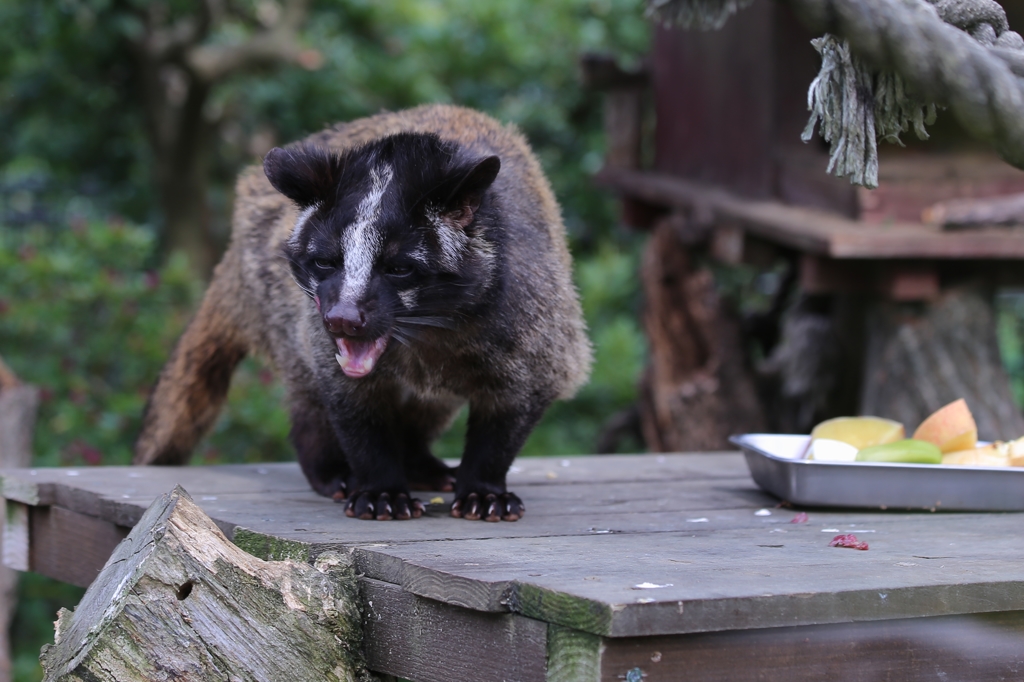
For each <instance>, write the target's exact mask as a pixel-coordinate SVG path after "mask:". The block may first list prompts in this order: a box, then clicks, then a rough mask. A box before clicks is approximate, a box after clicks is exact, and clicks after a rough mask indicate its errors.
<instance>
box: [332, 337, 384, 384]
mask: <svg viewBox="0 0 1024 682" xmlns="http://www.w3.org/2000/svg"><path fill="white" fill-rule="evenodd" d="M335 342H337V344H338V353H337V355H335V356H334V357H335V359H337V361H338V364H339V365H341V371H343V372H344V373H345V376H349V377H352V378H354V379H357V378H359V377H365V376H366V375H367V374H369V373H370V372H372V371H373V368H374V367H375V366H376V364H377V360H378V359H379V358H380V356H381V353H383V352H384V349H385V348H387V345H388V337H387V336H382V337H380V338H379V339H374V340H373V341H356V340H355V339H345V338H339V339H335Z"/></svg>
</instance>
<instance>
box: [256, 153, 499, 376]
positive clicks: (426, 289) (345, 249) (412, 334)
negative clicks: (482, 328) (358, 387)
mask: <svg viewBox="0 0 1024 682" xmlns="http://www.w3.org/2000/svg"><path fill="white" fill-rule="evenodd" d="M500 167H501V163H500V161H499V159H498V157H497V156H485V157H480V156H475V157H470V156H468V155H467V154H465V153H463V152H462V151H461V150H460V149H459V148H458V146H457V145H455V144H454V143H450V142H445V141H442V140H441V139H440V138H439V137H437V136H436V135H433V134H412V133H402V134H398V135H392V136H389V137H385V138H382V139H380V140H377V141H375V142H372V143H370V144H367V145H365V146H363V147H359V148H357V149H354V150H351V151H348V152H345V153H342V154H338V153H335V152H331V151H327V150H324V149H320V148H315V147H293V148H288V149H272V150H271V151H270V152H269V153H268V154H267V156H266V158H265V159H264V161H263V169H264V171H265V172H266V174H267V178H268V179H269V180H270V182H271V184H272V185H273V186H274V187H275V188H276V189H277V190H278V191H280V192H281V193H282V194H284V195H285V196H287V197H288V198H290V199H291V200H292V201H294V202H295V203H296V204H297V205H298V206H299V208H300V209H301V213H300V215H299V218H298V221H297V222H296V224H295V229H294V230H293V232H292V234H291V237H290V238H289V239H288V241H287V242H286V244H285V246H284V251H285V255H286V257H287V258H288V260H289V262H290V263H291V270H292V275H293V277H294V278H295V281H296V282H297V283H298V285H299V286H300V287H301V288H302V290H303V291H305V292H306V294H308V295H309V297H310V298H312V299H313V300H314V301H315V302H316V306H317V308H318V310H319V311H320V314H321V316H322V318H323V324H324V327H325V328H326V329H327V331H328V333H329V334H330V335H331V336H332V337H333V339H334V341H335V343H336V344H337V349H338V353H337V356H336V357H337V360H338V364H340V365H341V368H342V370H343V371H344V372H345V374H346V375H347V376H349V377H362V376H366V375H367V374H369V373H370V372H371V371H373V368H374V367H375V366H376V364H377V361H378V360H379V359H380V357H381V355H382V354H383V353H384V351H385V349H386V348H387V345H388V342H389V341H390V340H391V339H394V340H395V341H397V342H399V343H403V344H407V345H410V344H415V343H416V342H417V340H419V339H420V338H421V337H422V335H423V334H424V333H427V332H429V329H430V328H441V329H445V328H448V329H451V328H454V327H455V326H456V325H457V324H458V323H459V316H460V315H462V314H464V313H465V311H466V310H467V309H468V308H469V307H471V306H472V305H473V304H474V303H475V302H476V301H477V300H478V299H479V297H480V296H481V295H482V294H483V292H484V291H485V290H486V289H487V285H488V284H489V283H490V281H491V279H492V276H493V274H494V269H495V267H496V251H495V239H497V238H498V237H497V235H495V234H494V232H495V230H493V229H490V228H492V227H493V226H494V225H495V220H494V217H495V215H496V206H495V203H496V201H495V198H494V197H493V196H492V193H491V192H489V191H488V190H489V188H490V187H491V184H492V183H493V182H494V179H495V177H496V176H497V175H498V170H499V169H500Z"/></svg>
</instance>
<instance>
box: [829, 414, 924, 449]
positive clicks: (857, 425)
mask: <svg viewBox="0 0 1024 682" xmlns="http://www.w3.org/2000/svg"><path fill="white" fill-rule="evenodd" d="M905 437H906V431H904V429H903V424H900V423H899V422H897V421H893V420H892V419H882V418H881V417H836V418H835V419H828V420H826V421H823V422H821V423H820V424H818V425H817V426H815V427H814V430H813V431H811V440H812V441H813V440H817V439H819V438H828V439H830V440H838V441H842V442H843V443H849V444H850V445H852V446H853V447H855V448H857V449H858V450H862V449H863V448H868V447H871V446H872V445H884V444H885V443H893V442H895V441H898V440H903V439H904V438H905Z"/></svg>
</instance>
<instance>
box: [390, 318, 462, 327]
mask: <svg viewBox="0 0 1024 682" xmlns="http://www.w3.org/2000/svg"><path fill="white" fill-rule="evenodd" d="M395 322H396V323H398V324H411V325H416V326H420V327H438V328H440V329H455V327H456V326H458V325H457V324H456V322H455V320H450V319H448V318H445V317H435V316H427V315H396V316H395Z"/></svg>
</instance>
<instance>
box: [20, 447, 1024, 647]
mask: <svg viewBox="0 0 1024 682" xmlns="http://www.w3.org/2000/svg"><path fill="white" fill-rule="evenodd" d="M594 459H603V458H594ZM524 464H526V462H524ZM277 466H280V467H281V471H282V474H283V475H286V476H293V477H297V476H300V474H298V473H297V469H296V468H295V466H294V465H277ZM531 466H532V467H534V468H533V469H532V470H531V471H521V472H518V473H516V474H515V475H516V476H519V475H525V474H528V475H529V476H531V477H533V480H536V481H538V482H537V483H529V482H524V483H522V484H521V485H516V488H517V489H519V490H520V492H521V494H523V496H524V498H525V499H526V500H527V507H528V510H529V511H528V513H527V515H526V517H525V518H524V519H522V520H521V521H519V522H517V523H500V524H487V523H483V522H466V521H461V520H456V519H452V518H450V517H448V515H447V511H446V506H445V504H443V503H442V504H431V505H429V513H428V515H427V516H426V517H424V518H421V519H417V520H415V521H409V522H386V523H384V522H364V521H358V520H354V519H348V518H345V517H344V516H343V514H342V510H341V508H340V506H339V505H336V504H333V503H332V502H330V501H328V500H326V499H324V498H320V497H318V496H316V495H314V494H313V493H311V492H310V491H308V490H306V489H303V490H300V491H288V490H285V491H277V492H274V493H272V494H271V493H265V492H231V493H227V494H222V493H219V492H218V491H217V488H216V485H213V484H212V483H211V481H210V480H206V485H207V486H208V487H207V490H209V491H210V492H209V494H208V495H205V496H197V500H196V501H197V503H199V504H200V505H201V506H202V507H203V508H204V510H205V511H206V512H207V513H208V514H210V515H211V516H212V517H213V518H215V519H216V520H217V521H218V522H219V523H220V525H221V527H222V528H227V529H228V530H231V529H236V528H238V529H240V530H239V531H238V533H236V540H237V541H238V542H239V544H240V545H241V546H243V547H245V548H246V549H247V550H249V551H251V552H253V553H255V554H257V555H260V556H265V557H274V558H281V557H292V558H297V559H300V560H309V559H311V558H314V557H316V556H317V555H318V554H319V553H321V552H323V551H326V550H332V549H333V550H338V549H346V550H353V551H354V552H355V556H356V561H357V565H358V568H359V570H360V572H363V573H364V574H365V575H366V576H368V577H370V578H373V579H379V580H382V581H385V582H389V583H392V584H395V585H399V586H401V587H403V588H405V589H407V590H408V591H410V592H412V593H414V594H417V595H420V596H422V597H427V598H430V599H435V600H437V601H441V602H446V603H449V604H456V605H461V606H465V607H467V608H472V609H475V610H479V611H484V612H505V611H508V610H509V609H510V608H512V609H513V610H517V612H519V613H522V614H524V615H528V616H530V617H535V618H538V619H541V620H546V621H550V622H554V623H559V624H562V625H564V626H566V627H570V628H574V629H578V630H582V631H587V632H591V633H592V634H601V635H614V636H630V635H638V634H657V633H679V632H695V631H705V630H716V629H723V628H736V629H745V628H763V627H770V626H779V625H795V624H801V623H835V622H841V621H843V620H848V619H850V618H857V619H886V618H899V617H906V616H934V615H944V614H950V613H966V612H972V611H981V610H992V609H1013V608H1018V606H1016V604H1018V602H1019V601H1020V600H1022V599H1024V590H1022V589H1021V585H1022V584H1024V562H1021V560H1020V559H1021V550H1020V548H1019V543H1018V542H1016V541H1015V538H1017V537H1019V528H1020V522H1021V518H1024V517H1022V516H1021V515H1015V514H957V515H943V514H938V515H928V514H899V513H881V512H860V511H848V512H841V513H837V512H827V511H812V512H811V523H808V524H790V523H789V521H790V520H791V519H792V518H793V512H792V511H788V510H779V509H775V510H774V511H772V512H771V514H770V515H768V516H764V515H755V511H756V510H757V509H758V508H759V507H762V506H763V507H770V506H772V505H771V502H772V499H771V498H769V497H768V496H766V495H764V494H763V493H761V492H759V491H758V490H757V489H756V487H755V486H754V484H753V483H752V482H751V481H750V479H749V477H748V476H746V475H745V474H744V476H743V477H735V476H733V475H732V474H733V473H735V471H736V470H737V469H738V468H741V467H743V464H742V458H741V457H740V456H739V455H736V454H725V455H715V456H711V455H708V456H692V457H691V456H689V455H672V456H667V457H664V458H663V459H659V458H658V457H656V456H653V455H648V456H640V457H632V458H629V457H625V458H621V460H619V461H616V459H615V458H609V460H608V462H607V463H600V462H598V463H595V464H594V469H593V470H592V471H590V472H587V471H585V470H586V469H587V468H588V467H590V466H591V465H590V462H589V460H587V459H581V460H571V459H570V461H569V466H565V467H563V466H562V463H561V461H560V460H548V461H542V462H536V463H531ZM289 467H290V469H289ZM551 467H556V468H557V470H555V469H552V468H551ZM196 469H199V468H198V467H197V468H196ZM218 469H219V468H208V469H207V470H206V471H204V472H203V473H204V474H205V475H206V479H214V478H216V476H217V475H218ZM627 469H632V470H634V471H633V479H632V482H625V483H621V482H617V481H616V479H615V478H614V477H615V476H618V475H619V474H620V473H621V472H623V471H626V470H627ZM683 470H692V471H698V472H702V473H701V475H702V476H704V478H703V479H701V478H697V479H695V480H686V478H685V477H679V475H678V474H677V473H676V474H672V473H665V472H666V471H683ZM740 470H742V469H740ZM37 471H38V472H39V473H37V477H38V476H40V475H43V472H42V470H37ZM137 471H138V470H136V469H125V470H124V471H123V472H120V473H119V472H115V471H110V470H105V471H104V473H106V474H107V475H108V476H114V477H115V478H116V477H117V476H122V475H123V474H127V473H135V472H137ZM165 471H167V470H165ZM170 471H171V472H176V471H178V470H170ZM230 471H231V469H224V470H223V473H228V472H230ZM289 471H290V472H291V473H288V472H289ZM548 471H551V472H554V473H556V474H557V475H558V477H557V478H555V479H550V478H548V477H547V476H546V472H548ZM637 471H640V472H642V473H639V474H638V473H636V472H637ZM595 472H598V473H595ZM650 472H662V475H664V476H665V477H666V480H662V481H658V480H648V481H646V482H638V481H636V480H635V479H636V478H637V477H639V476H648V475H650ZM91 474H92V472H90V475H89V476H86V475H84V474H83V475H81V476H79V477H71V478H73V479H76V480H78V481H81V480H85V481H86V484H87V486H89V487H88V491H91V492H90V494H92V495H93V498H94V499H92V500H91V501H88V500H87V501H86V502H87V503H88V505H92V507H91V508H95V509H99V510H100V511H101V512H102V513H109V512H110V511H111V510H112V509H116V507H115V503H116V505H121V507H119V508H120V509H121V510H122V511H119V512H118V514H121V515H120V516H115V517H114V518H124V517H125V515H126V514H127V512H126V511H124V510H127V509H129V508H135V509H137V508H140V507H142V506H143V505H144V504H147V503H148V501H146V500H145V499H144V498H142V497H132V496H131V495H129V496H128V499H124V498H114V497H113V495H114V494H116V493H115V492H114V491H116V490H119V489H123V485H124V481H123V480H122V481H121V482H120V483H118V482H117V481H114V482H110V481H107V482H104V483H100V482H99V479H98V477H97V478H96V479H94V480H89V479H90V477H91ZM563 474H564V476H563ZM247 475H248V474H247ZM18 476H24V477H25V478H27V477H28V474H27V473H23V474H18ZM48 476H50V477H53V478H54V479H59V477H60V472H59V471H55V472H48V473H46V474H45V475H43V477H44V478H46V477H48ZM263 476H265V475H263ZM573 476H575V477H577V478H575V479H574V478H572V477H573ZM669 476H676V478H668V477H669ZM599 477H605V478H603V479H602V478H599ZM250 478H253V479H255V478H256V476H250ZM12 480H13V479H12ZM247 480H248V479H247ZM296 480H297V481H298V482H299V483H302V484H303V485H304V482H303V481H301V479H298V478H293V479H292V481H293V482H294V481H296ZM527 480H530V479H527ZM541 481H543V482H541ZM66 485H67V484H66V483H65V482H64V481H63V480H61V481H60V482H59V486H58V487H64V486H66ZM119 485H120V486H122V487H120V488H119V487H118V486H119ZM147 485H149V484H147ZM152 485H154V486H155V485H156V483H152ZM233 485H236V484H233ZM289 485H290V484H289ZM103 486H107V487H103ZM210 486H212V487H210ZM245 486H250V487H249V488H246V487H245ZM245 486H241V487H238V486H237V485H236V487H235V488H233V489H234V490H239V489H241V490H247V489H248V490H252V489H254V487H256V488H257V489H258V488H259V486H255V484H252V483H251V482H250V483H246V484H245ZM262 487H263V488H264V489H265V488H266V487H267V486H266V485H263V486H262ZM285 487H287V486H285ZM96 491H106V492H105V493H104V494H102V495H101V494H100V493H99V492H96ZM60 494H61V495H63V496H64V497H63V498H62V499H66V500H69V501H71V502H75V503H83V504H85V503H86V502H83V501H82V499H83V498H81V497H80V496H76V495H71V494H65V493H63V492H62V493H60ZM123 494H125V495H126V494H127V493H123ZM431 496H432V495H431V494H429V493H428V494H425V495H424V497H425V498H427V499H428V501H429V499H430V497H431ZM204 497H206V498H209V499H204ZM442 499H445V500H449V499H450V494H449V495H445V496H443V498H442ZM709 502H711V503H714V506H711V505H708V503H709ZM701 503H703V504H705V505H708V506H698V505H700V504H701ZM762 514H763V512H762ZM109 520H110V519H109V518H108V519H107V521H108V522H109ZM851 531H852V532H856V533H864V535H863V536H862V537H863V538H864V539H867V540H868V541H869V542H870V543H871V550H870V551H868V552H852V551H850V550H841V549H835V548H829V547H827V542H828V540H829V539H830V538H831V535H834V534H836V533H839V532H851ZM949 543H954V545H952V546H951V545H950V544H949ZM933 556H938V557H943V558H940V559H929V558H922V557H933ZM642 583H652V584H656V585H669V584H671V586H669V587H663V588H656V589H649V590H645V589H643V588H638V589H635V586H637V585H640V584H642ZM879 594H885V595H886V597H884V598H883V597H880V596H879ZM680 602H681V603H682V606H683V609H682V612H680V610H679V604H680ZM1019 608H1024V606H1019Z"/></svg>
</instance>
